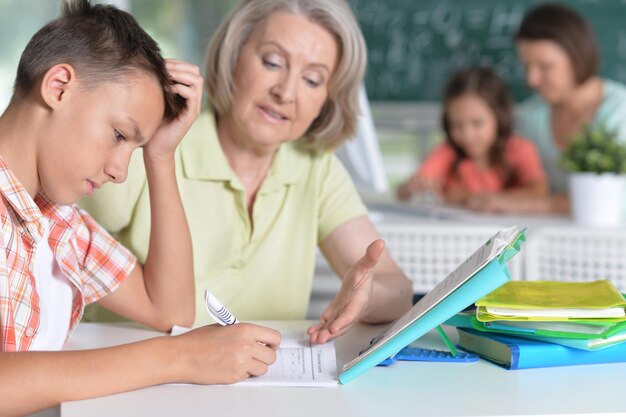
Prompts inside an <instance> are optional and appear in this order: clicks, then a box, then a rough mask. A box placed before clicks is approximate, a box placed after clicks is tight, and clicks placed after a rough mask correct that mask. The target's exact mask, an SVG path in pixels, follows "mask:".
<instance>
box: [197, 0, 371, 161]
mask: <svg viewBox="0 0 626 417" xmlns="http://www.w3.org/2000/svg"><path fill="white" fill-rule="evenodd" d="M277 11H287V12H290V13H293V14H296V15H301V16H305V17H307V18H308V19H309V20H310V21H312V22H314V23H316V24H318V25H320V26H321V27H323V28H325V29H326V30H328V31H329V32H330V33H332V34H333V35H334V37H335V38H336V40H337V43H338V46H339V63H338V65H337V68H336V70H335V73H334V74H333V77H332V79H331V80H330V84H329V89H328V91H329V94H328V99H327V101H326V103H325V104H324V106H323V107H322V110H321V112H320V115H319V116H318V117H317V118H316V119H315V120H314V121H313V123H311V126H309V128H308V130H307V131H306V133H305V135H304V137H303V138H301V139H300V140H301V142H302V143H303V144H305V145H306V146H307V147H309V148H312V149H317V150H332V149H335V148H337V147H338V146H339V145H341V144H342V143H343V142H344V141H345V140H346V139H348V138H350V137H352V136H353V135H354V134H355V132H356V125H357V118H358V115H359V88H360V86H361V83H362V82H363V77H364V75H365V67H366V64H367V50H366V48H365V40H364V39H363V34H362V33H361V29H360V28H359V25H358V23H357V21H356V19H355V17H354V15H353V14H352V11H351V10H350V6H349V5H348V4H347V3H346V2H345V0H243V1H242V2H241V3H240V4H239V5H238V6H237V7H235V9H234V10H233V11H231V13H230V14H229V15H228V17H227V18H226V20H225V21H224V22H222V24H221V25H220V27H219V28H218V29H217V31H216V33H215V35H214V36H213V38H212V40H211V43H210V44H209V47H208V49H207V58H206V67H205V68H206V86H207V92H208V95H209V98H210V100H211V104H212V105H213V107H214V109H215V111H216V112H217V114H221V113H225V112H227V111H229V109H230V108H231V106H232V101H233V87H234V85H233V74H234V69H235V66H236V64H237V60H238V59H239V54H240V52H241V50H242V48H243V45H244V44H245V43H246V42H247V40H248V38H249V37H250V34H251V33H252V31H253V30H254V28H255V27H257V25H259V24H260V23H262V22H263V21H264V20H265V19H267V18H268V17H269V16H270V15H271V14H272V13H274V12H277Z"/></svg>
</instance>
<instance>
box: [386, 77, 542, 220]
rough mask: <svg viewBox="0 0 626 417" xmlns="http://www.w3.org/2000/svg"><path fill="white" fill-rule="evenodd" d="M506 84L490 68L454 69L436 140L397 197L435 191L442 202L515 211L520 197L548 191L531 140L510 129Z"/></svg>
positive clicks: (511, 111) (488, 209)
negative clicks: (440, 137)
mask: <svg viewBox="0 0 626 417" xmlns="http://www.w3.org/2000/svg"><path fill="white" fill-rule="evenodd" d="M513 118H514V117H513V107H512V104H511V100H510V98H509V93H508V91H507V88H506V85H505V84H504V82H503V81H502V79H501V78H500V77H499V76H498V75H497V74H496V73H495V72H493V71H492V70H490V69H487V68H470V69H467V70H462V71H459V72H457V73H456V74H454V75H453V76H452V77H451V78H450V80H449V81H448V84H447V86H446V88H445V92H444V100H443V118H442V124H443V130H444V132H445V135H446V140H445V143H443V144H441V145H439V146H438V147H437V148H436V149H435V150H434V151H433V152H432V153H431V154H430V155H429V156H428V157H427V158H426V160H425V161H424V163H423V164H422V165H421V167H420V169H419V170H418V171H417V172H416V173H415V174H413V175H412V176H411V177H410V178H409V179H408V180H407V182H406V183H405V184H404V185H403V186H402V187H400V189H399V190H398V195H399V197H400V198H404V199H406V198H409V197H410V196H411V195H412V194H416V193H423V192H434V193H436V194H437V195H439V196H440V197H441V198H442V199H443V200H444V201H445V202H446V203H448V204H453V205H462V206H465V207H467V208H470V209H474V210H480V211H486V212H493V211H498V212H518V211H519V209H518V206H519V205H520V201H522V200H524V199H526V198H534V197H543V196H546V195H547V192H548V186H547V183H546V179H545V174H544V171H543V168H542V166H541V162H540V160H539V156H538V154H537V150H536V148H535V146H534V145H533V144H532V142H529V141H528V140H526V139H523V138H521V137H519V136H514V135H513Z"/></svg>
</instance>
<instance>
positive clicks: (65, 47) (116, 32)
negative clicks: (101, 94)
mask: <svg viewBox="0 0 626 417" xmlns="http://www.w3.org/2000/svg"><path fill="white" fill-rule="evenodd" d="M61 63H66V64H70V65H72V66H73V67H74V68H75V70H76V73H77V76H78V77H79V78H80V80H81V82H82V83H83V84H84V85H85V86H86V87H90V86H94V85H96V84H97V83H100V82H103V81H117V80H119V79H121V78H122V77H124V76H128V75H131V74H132V73H133V72H136V71H137V70H142V71H145V72H147V73H149V74H153V75H154V76H155V77H156V78H157V79H158V81H159V83H160V84H161V87H162V90H163V97H164V101H165V112H164V117H165V118H166V119H168V120H169V119H173V118H175V117H177V116H178V115H179V114H180V112H181V111H182V109H183V108H184V105H185V100H184V99H183V98H182V97H181V96H179V95H175V94H173V93H171V92H170V91H169V89H168V86H169V85H171V84H172V80H171V79H170V77H169V75H168V73H167V70H166V68H165V60H164V59H163V57H162V56H161V50H160V49H159V46H158V45H157V43H156V42H155V41H154V39H152V38H151V37H150V35H148V34H147V33H146V32H145V31H144V30H143V29H142V28H141V27H140V26H139V24H138V23H137V21H136V20H135V18H133V17H132V16H131V15H130V14H128V13H126V12H124V11H122V10H120V9H118V8H116V7H114V6H104V5H92V4H91V3H90V2H89V0H69V1H68V2H65V3H64V5H63V12H62V13H61V16H60V17H58V18H56V19H55V20H53V21H51V22H50V23H48V24H47V25H45V26H44V27H43V28H41V29H40V30H39V31H38V32H37V33H36V34H35V35H34V36H33V37H32V38H31V40H30V41H29V42H28V45H26V48H25V49H24V52H23V53H22V57H21V58H20V63H19V65H18V67H17V76H16V78H15V86H14V93H13V98H14V99H15V98H21V97H25V96H26V95H28V94H29V93H30V91H31V90H32V88H33V87H34V86H35V85H36V84H37V83H38V82H39V80H41V78H42V77H43V76H44V74H45V73H46V71H48V70H49V69H50V68H52V67H53V66H54V65H57V64H61Z"/></svg>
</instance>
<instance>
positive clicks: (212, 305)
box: [204, 290, 239, 326]
mask: <svg viewBox="0 0 626 417" xmlns="http://www.w3.org/2000/svg"><path fill="white" fill-rule="evenodd" d="M204 304H205V305H206V310H207V312H208V313H209V316H211V317H212V318H213V320H215V321H216V322H218V323H219V324H221V325H222V326H230V325H231V324H237V323H239V322H238V321H237V319H236V318H235V316H233V315H232V314H230V311H228V310H227V309H226V307H224V305H223V304H222V303H220V302H219V300H218V299H217V298H215V296H214V295H213V294H211V293H210V292H209V290H204Z"/></svg>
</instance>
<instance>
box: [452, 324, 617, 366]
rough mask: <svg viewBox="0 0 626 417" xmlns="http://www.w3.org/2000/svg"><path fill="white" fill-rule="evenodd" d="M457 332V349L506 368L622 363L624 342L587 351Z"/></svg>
mask: <svg viewBox="0 0 626 417" xmlns="http://www.w3.org/2000/svg"><path fill="white" fill-rule="evenodd" d="M458 332H459V346H461V347H462V348H463V349H465V350H467V351H469V352H474V353H477V354H479V355H480V356H481V357H483V358H485V359H487V360H489V361H491V362H494V363H496V364H498V365H501V366H504V367H505V368H507V369H526V368H544V367H550V366H567V365H585V364H593V363H610V362H626V343H620V344H617V345H615V346H611V347H607V348H605V349H601V350H596V351H589V350H582V349H575V348H571V347H567V346H563V345H558V344H554V343H545V342H539V341H537V340H530V339H524V338H521V337H514V336H508V335H503V334H498V333H489V332H481V331H478V330H474V329H458Z"/></svg>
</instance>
